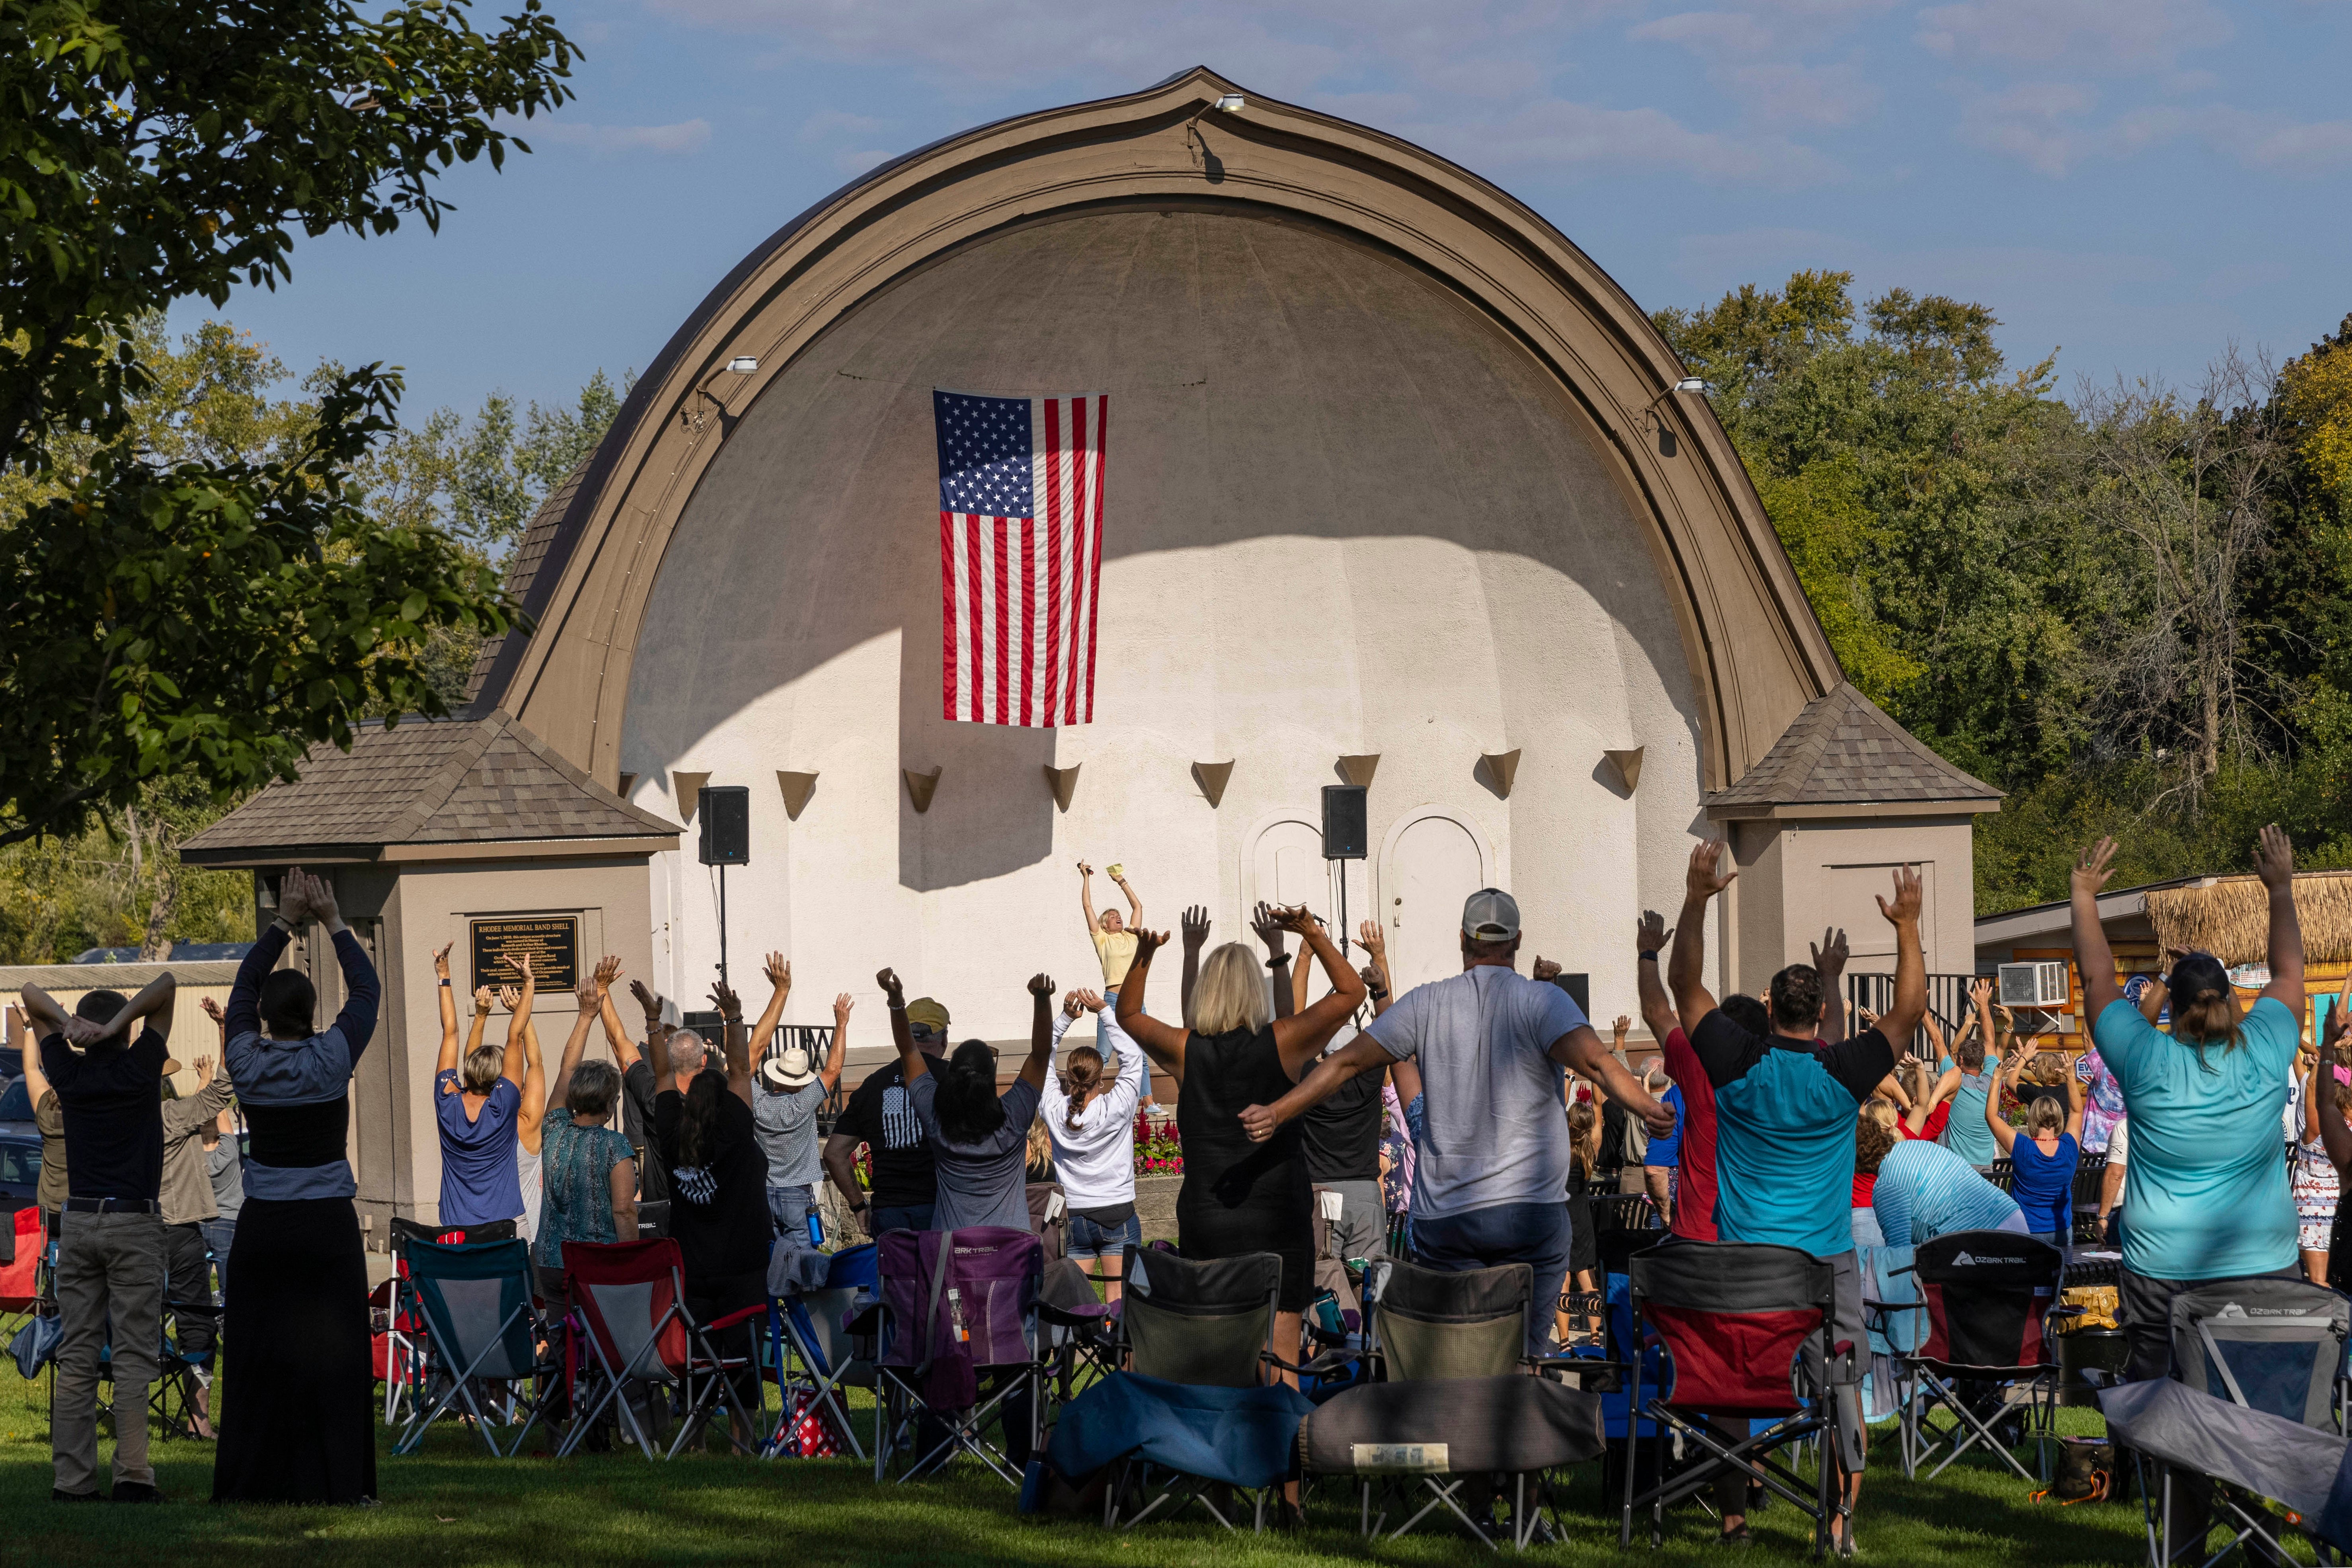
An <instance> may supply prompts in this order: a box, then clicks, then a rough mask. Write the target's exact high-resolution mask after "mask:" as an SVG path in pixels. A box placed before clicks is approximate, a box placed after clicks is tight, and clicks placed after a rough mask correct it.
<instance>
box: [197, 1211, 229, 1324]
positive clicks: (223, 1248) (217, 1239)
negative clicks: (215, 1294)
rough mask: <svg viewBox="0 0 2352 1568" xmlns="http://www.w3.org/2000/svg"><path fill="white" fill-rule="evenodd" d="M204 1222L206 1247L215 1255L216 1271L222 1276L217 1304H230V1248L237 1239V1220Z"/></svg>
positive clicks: (214, 1265) (214, 1266) (210, 1220)
mask: <svg viewBox="0 0 2352 1568" xmlns="http://www.w3.org/2000/svg"><path fill="white" fill-rule="evenodd" d="M202 1223H203V1226H204V1232H205V1249H206V1250H207V1251H209V1252H211V1254H212V1255H213V1268H214V1271H215V1272H216V1273H217V1274H219V1276H220V1298H219V1300H218V1301H217V1303H216V1305H219V1306H223V1307H226V1306H227V1305H228V1249H229V1246H230V1244H231V1243H232V1242H234V1241H236V1221H235V1220H233V1219H208V1220H205V1221H204V1222H202Z"/></svg>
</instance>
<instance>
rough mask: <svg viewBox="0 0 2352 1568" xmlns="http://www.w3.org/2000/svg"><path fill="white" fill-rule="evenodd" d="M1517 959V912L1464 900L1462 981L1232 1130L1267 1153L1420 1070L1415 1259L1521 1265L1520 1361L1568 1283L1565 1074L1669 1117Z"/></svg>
mask: <svg viewBox="0 0 2352 1568" xmlns="http://www.w3.org/2000/svg"><path fill="white" fill-rule="evenodd" d="M1518 950H1519V906H1518V904H1517V901H1515V900H1513V899H1512V897H1511V896H1510V895H1509V894H1508V893H1506V892H1501V891H1499V890H1497V889H1493V888H1483V889H1479V890H1478V891H1477V892H1475V893H1473V894H1472V895H1471V896H1470V899H1469V901H1468V902H1467V903H1466V904H1465V905H1464V906H1463V910H1462V973H1459V974H1457V975H1454V976H1452V977H1450V978H1448V979H1444V980H1438V981H1433V982H1431V983H1430V984H1426V985H1420V986H1416V987H1414V988H1413V989H1412V990H1411V991H1409V992H1407V993H1405V994H1404V995H1402V996H1401V997H1399V998H1398V999H1397V1001H1396V1003H1395V1005H1392V1006H1391V1007H1390V1008H1389V1009H1388V1011H1387V1012H1385V1013H1383V1014H1381V1016H1379V1017H1378V1018H1376V1019H1374V1020H1373V1021H1372V1025H1371V1027H1370V1028H1369V1029H1367V1030H1366V1031H1365V1032H1364V1034H1363V1035H1362V1037H1360V1038H1358V1039H1356V1040H1354V1041H1353V1042H1351V1043H1350V1044H1349V1045H1348V1046H1347V1047H1345V1048H1344V1049H1341V1050H1339V1051H1335V1052H1333V1053H1332V1054H1331V1055H1329V1056H1328V1057H1326V1058H1323V1060H1322V1062H1321V1063H1320V1064H1319V1065H1318V1066H1317V1067H1316V1068H1315V1069H1314V1070H1313V1071H1312V1072H1310V1073H1308V1074H1307V1077H1306V1078H1304V1079H1301V1080H1300V1081H1299V1085H1298V1087H1297V1089H1292V1090H1291V1091H1290V1092H1289V1093H1288V1094H1286V1095H1284V1096H1283V1097H1282V1098H1281V1099H1280V1100H1276V1102H1275V1103H1274V1104H1273V1105H1271V1106H1252V1107H1250V1108H1249V1109H1248V1110H1244V1112H1243V1113H1242V1121H1243V1124H1244V1126H1245V1127H1246V1128H1248V1130H1249V1133H1250V1136H1251V1137H1253V1138H1255V1139H1258V1140H1260V1141H1263V1140H1265V1139H1266V1138H1269V1137H1272V1136H1273V1134H1274V1131H1275V1129H1276V1128H1277V1127H1279V1126H1280V1125H1281V1124H1282V1123H1283V1122H1285V1121H1289V1120H1290V1119H1291V1118H1292V1117H1294V1116H1297V1115H1299V1114H1301V1113H1303V1112H1304V1111H1305V1110H1307V1108H1308V1107H1309V1106H1311V1105H1314V1104H1315V1103H1316V1102H1317V1101H1318V1100H1321V1099H1322V1098H1323V1097H1324V1096H1325V1095H1328V1094H1329V1093H1330V1092H1331V1091H1332V1090H1334V1089H1338V1088H1339V1085H1341V1084H1342V1083H1345V1082H1346V1081H1347V1080H1348V1079H1350V1078H1352V1077H1353V1076H1355V1075H1356V1074H1357V1073H1360V1072H1364V1071H1368V1070H1370V1069H1371V1068H1385V1067H1387V1066H1388V1065H1389V1064H1390V1063H1391V1062H1395V1061H1406V1060H1411V1061H1413V1062H1416V1063H1417V1064H1418V1065H1419V1067H1420V1068H1421V1082H1422V1095H1423V1110H1422V1124H1421V1127H1420V1130H1419V1133H1418V1141H1417V1142H1416V1144H1415V1149H1414V1155H1415V1160H1416V1162H1417V1163H1416V1165H1415V1173H1414V1177H1413V1187H1412V1242H1413V1255H1414V1259H1415V1261H1417V1262H1419V1263H1421V1264H1423V1266H1425V1267H1428V1268H1443V1269H1447V1270H1454V1271H1459V1270H1464V1269H1471V1268H1494V1267H1496V1265H1498V1264H1504V1263H1525V1264H1528V1265H1529V1266H1530V1267H1531V1268H1533V1269H1534V1270H1535V1277H1536V1278H1535V1295H1534V1297H1533V1298H1532V1299H1531V1300H1529V1302H1528V1354H1530V1355H1540V1354H1542V1353H1543V1351H1544V1348H1545V1346H1546V1345H1547V1344H1549V1342H1550V1338H1551V1332H1552V1323H1553V1313H1552V1306H1553V1303H1554V1302H1556V1301H1557V1300H1559V1289H1560V1285H1561V1282H1562V1281H1563V1280H1564V1279H1566V1277H1567V1274H1568V1256H1569V1239H1570V1236H1569V1211H1568V1181H1569V1154H1570V1147H1569V1136H1568V1108H1567V1102H1566V1100H1565V1097H1564V1096H1563V1094H1562V1089H1563V1085H1564V1081H1565V1077H1566V1072H1567V1069H1569V1068H1574V1069H1575V1070H1576V1071H1578V1072H1580V1073H1581V1074H1583V1075H1584V1076H1585V1077H1586V1078H1589V1079H1592V1080H1593V1081H1595V1082H1597V1083H1599V1084H1600V1085H1601V1088H1602V1089H1603V1090H1604V1091H1606V1092H1607V1093H1608V1095H1609V1096H1610V1098H1611V1099H1612V1100H1617V1101H1618V1102H1620V1103H1621V1104H1622V1105H1624V1106H1625V1108H1626V1109H1627V1110H1630V1111H1632V1112H1633V1113H1634V1114H1635V1115H1637V1116H1639V1117H1641V1118H1642V1119H1643V1121H1646V1122H1648V1123H1649V1124H1650V1126H1651V1127H1652V1128H1653V1129H1654V1131H1657V1132H1658V1133H1660V1134H1661V1135H1663V1134H1664V1133H1666V1132H1668V1131H1672V1129H1673V1127H1674V1121H1675V1118H1674V1112H1673V1111H1672V1110H1669V1109H1668V1108H1666V1107H1665V1106H1664V1105H1661V1104H1659V1103H1658V1101H1657V1100H1654V1099H1653V1098H1652V1097H1651V1095H1650V1094H1649V1092H1648V1091H1647V1090H1646V1089H1643V1087H1642V1085H1641V1083H1640V1082H1639V1080H1637V1079H1635V1078H1634V1077H1633V1074H1632V1073H1630V1072H1628V1071H1627V1070H1626V1069H1625V1065H1624V1064H1623V1063H1622V1062H1621V1061H1619V1060H1617V1059H1616V1058H1614V1057H1613V1056H1612V1055H1611V1054H1610V1052H1609V1047H1607V1046H1605V1045H1603V1044H1602V1043H1601V1037H1600V1036H1598V1035H1596V1034H1594V1033H1593V1032H1592V1027H1591V1025H1590V1024H1588V1023H1586V1022H1585V1018H1584V1015H1583V1013H1582V1012H1581V1011H1580V1010H1579V1008H1578V1007H1577V1005H1576V1003H1575V1002H1574V1001H1573V1000H1572V999H1571V998H1570V996H1569V994H1568V993H1567V992H1565V991H1563V990H1561V989H1560V988H1559V987H1558V986H1556V985H1548V984H1542V983H1541V982H1538V981H1534V980H1528V979H1526V978H1524V977H1523V976H1521V975H1519V974H1518V973H1515V972H1514V970H1513V968H1512V965H1513V963H1515V961H1516V959H1517V953H1518Z"/></svg>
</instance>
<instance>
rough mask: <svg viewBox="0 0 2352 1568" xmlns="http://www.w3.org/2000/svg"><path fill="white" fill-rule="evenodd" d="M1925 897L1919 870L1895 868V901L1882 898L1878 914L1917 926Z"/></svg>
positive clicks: (1888, 919) (1889, 922) (1901, 923)
mask: <svg viewBox="0 0 2352 1568" xmlns="http://www.w3.org/2000/svg"><path fill="white" fill-rule="evenodd" d="M1736 874H1737V873H1735V875H1736ZM1923 897H1924V894H1923V893H1922V891H1921V889H1920V886H1919V873H1918V871H1917V869H1916V868H1913V867H1910V866H1897V867H1896V868H1895V901H1894V902H1893V903H1891V904H1890V903H1888V902H1887V901H1886V900H1885V898H1883V897H1882V898H1880V899H1879V900H1878V912H1879V913H1880V914H1882V915H1885V917H1886V921H1887V923H1888V924H1889V925H1897V926H1899V925H1906V924H1907V925H1917V924H1918V923H1919V905H1920V902H1921V900H1922V899H1923Z"/></svg>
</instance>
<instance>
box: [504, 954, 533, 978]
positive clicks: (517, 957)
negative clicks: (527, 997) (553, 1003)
mask: <svg viewBox="0 0 2352 1568" xmlns="http://www.w3.org/2000/svg"><path fill="white" fill-rule="evenodd" d="M507 967H508V968H509V969H511V970H513V971H514V972H515V973H517V974H520V975H521V976H522V977H523V979H524V980H526V981H528V980H530V978H531V973H530V953H528V952H510V953H508V954H507Z"/></svg>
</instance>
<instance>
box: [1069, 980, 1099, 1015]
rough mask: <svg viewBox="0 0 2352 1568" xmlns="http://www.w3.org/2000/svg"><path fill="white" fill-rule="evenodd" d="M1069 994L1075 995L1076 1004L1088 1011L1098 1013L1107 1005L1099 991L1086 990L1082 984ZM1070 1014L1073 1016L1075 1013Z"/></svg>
mask: <svg viewBox="0 0 2352 1568" xmlns="http://www.w3.org/2000/svg"><path fill="white" fill-rule="evenodd" d="M1070 994H1071V995H1073V996H1075V997H1076V998H1077V999H1078V1005H1079V1006H1081V1007H1083V1008H1085V1009H1086V1010H1087V1012H1089V1013H1099V1012H1101V1011H1102V1010H1103V1008H1104V1007H1105V1006H1106V1005H1108V1004H1107V1003H1105V1002H1104V1001H1103V998H1102V993H1101V992H1099V991H1088V990H1087V989H1086V988H1085V987H1084V986H1080V987H1079V988H1078V989H1077V990H1076V991H1073V992H1071V993H1070ZM1070 1016H1072V1017H1073V1018H1075V1017H1076V1016H1077V1015H1076V1013H1073V1014H1071V1015H1070Z"/></svg>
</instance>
